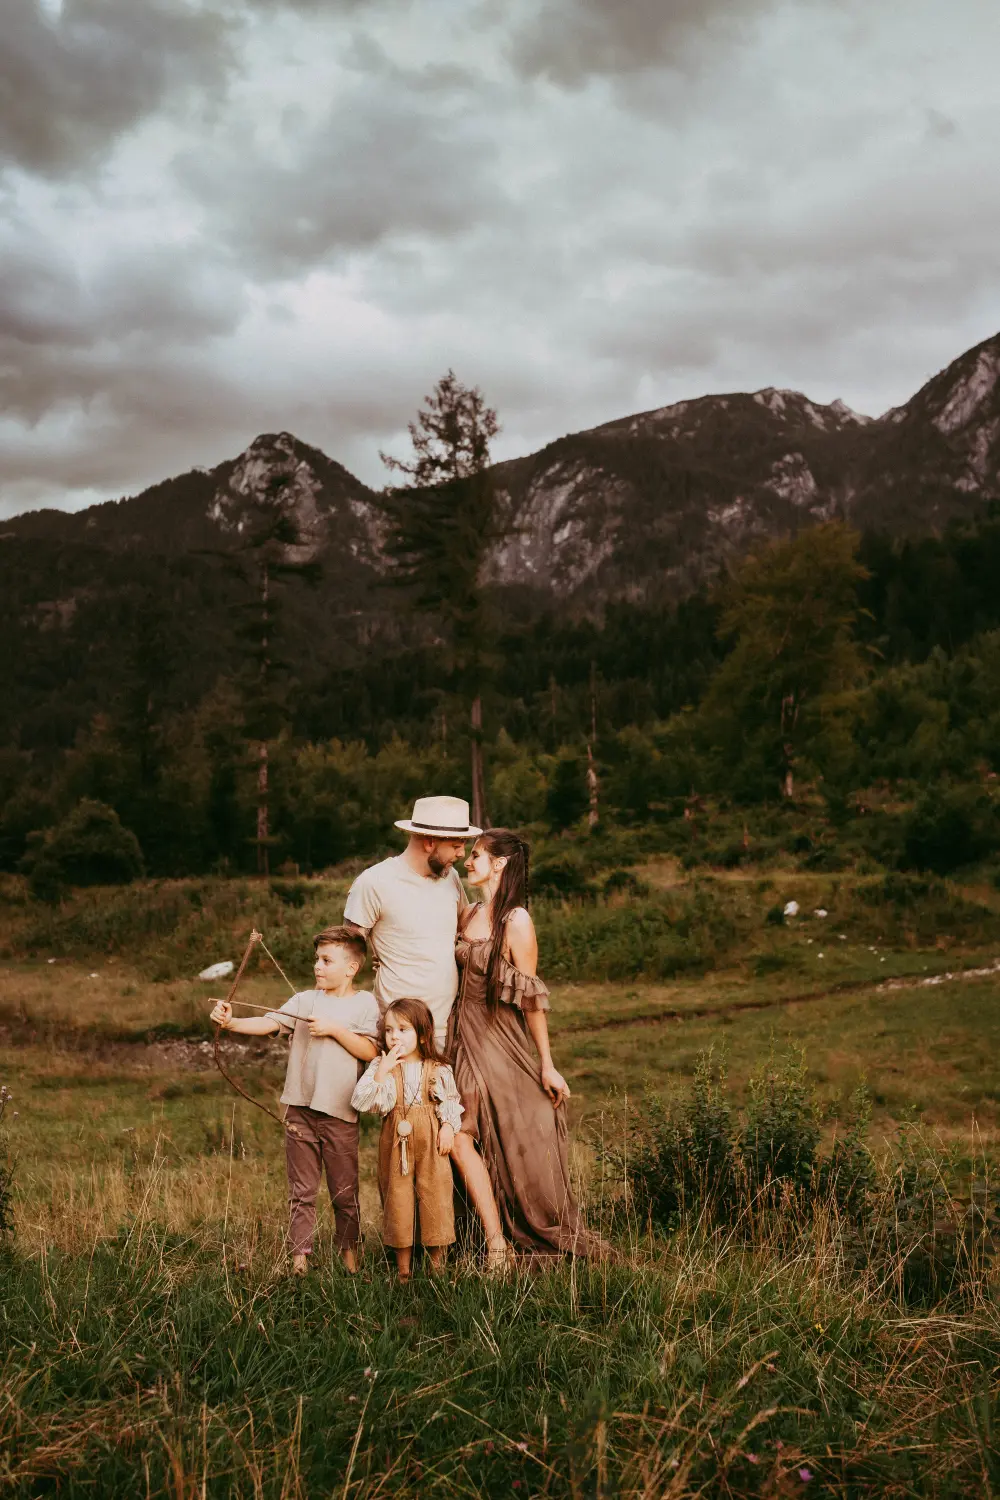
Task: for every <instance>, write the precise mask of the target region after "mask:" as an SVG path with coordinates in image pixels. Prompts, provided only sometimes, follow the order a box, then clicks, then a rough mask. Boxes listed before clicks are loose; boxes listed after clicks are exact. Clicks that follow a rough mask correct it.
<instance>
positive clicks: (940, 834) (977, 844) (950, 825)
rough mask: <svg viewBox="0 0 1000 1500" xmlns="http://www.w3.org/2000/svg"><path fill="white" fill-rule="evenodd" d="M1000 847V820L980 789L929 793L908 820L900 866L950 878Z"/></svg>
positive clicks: (966, 787) (966, 788)
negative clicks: (958, 870) (950, 875)
mask: <svg viewBox="0 0 1000 1500" xmlns="http://www.w3.org/2000/svg"><path fill="white" fill-rule="evenodd" d="M998 848H1000V817H998V814H997V810H996V808H995V807H994V805H993V803H992V802H991V801H990V799H989V797H988V796H986V794H985V793H984V792H981V791H979V790H978V789H977V788H976V787H971V786H962V787H955V788H953V789H951V790H949V791H946V792H941V791H939V790H934V791H930V792H927V793H925V795H924V796H923V797H921V799H920V801H919V802H918V803H917V805H916V807H915V808H914V809H913V811H912V813H911V814H910V815H909V817H908V818H907V819H906V821H905V823H904V827H903V850H902V854H901V857H900V864H901V865H902V866H903V868H904V869H910V870H932V871H934V872H935V873H936V874H938V875H949V874H950V873H951V872H952V870H957V869H959V868H960V867H961V866H962V865H969V864H973V863H974V862H975V861H976V860H979V859H983V858H985V857H986V856H987V855H989V854H991V853H993V852H994V850H996V849H998Z"/></svg>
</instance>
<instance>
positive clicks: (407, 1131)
mask: <svg viewBox="0 0 1000 1500" xmlns="http://www.w3.org/2000/svg"><path fill="white" fill-rule="evenodd" d="M405 1067H406V1064H405V1063H400V1065H399V1105H398V1108H399V1109H401V1110H402V1112H403V1118H402V1119H401V1120H400V1119H397V1120H396V1139H397V1140H398V1141H399V1171H400V1176H402V1177H408V1176H409V1173H410V1163H409V1160H408V1158H407V1154H406V1140H407V1137H408V1136H411V1135H412V1134H413V1125H412V1124H411V1122H410V1121H409V1120H408V1119H407V1118H406V1117H407V1115H408V1114H409V1112H410V1105H409V1104H407V1102H406V1072H405ZM423 1081H424V1075H423V1070H422V1069H421V1073H420V1083H421V1085H423ZM421 1092H422V1089H421ZM412 1102H413V1101H412V1100H411V1103H412Z"/></svg>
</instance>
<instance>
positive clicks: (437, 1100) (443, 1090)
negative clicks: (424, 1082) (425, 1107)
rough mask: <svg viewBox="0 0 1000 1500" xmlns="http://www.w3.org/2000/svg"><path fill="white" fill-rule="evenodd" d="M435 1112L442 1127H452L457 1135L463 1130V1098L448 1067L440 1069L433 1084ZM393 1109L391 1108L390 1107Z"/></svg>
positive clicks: (432, 1092)
mask: <svg viewBox="0 0 1000 1500" xmlns="http://www.w3.org/2000/svg"><path fill="white" fill-rule="evenodd" d="M431 1097H432V1098H433V1100H434V1112H435V1114H436V1115H437V1117H438V1121H439V1123H440V1124H442V1125H450V1126H451V1128H452V1130H454V1132H455V1134H456V1135H457V1134H458V1132H459V1131H460V1130H461V1128H462V1115H463V1113H464V1111H463V1109H462V1096H461V1094H460V1093H459V1092H458V1085H457V1084H456V1083H455V1075H454V1073H453V1072H452V1071H451V1069H450V1068H448V1067H444V1066H442V1067H440V1068H438V1070H437V1073H436V1075H435V1077H434V1082H433V1083H432V1084H431ZM390 1108H391V1106H390Z"/></svg>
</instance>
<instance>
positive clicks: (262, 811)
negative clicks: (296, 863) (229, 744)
mask: <svg viewBox="0 0 1000 1500" xmlns="http://www.w3.org/2000/svg"><path fill="white" fill-rule="evenodd" d="M270 582H271V579H270V570H269V568H268V565H267V560H266V559H265V560H264V563H263V566H262V568H261V574H260V605H261V617H262V621H261V623H262V630H261V642H260V691H261V697H262V698H263V696H264V694H265V693H266V692H267V669H268V666H269V662H268V657H267V648H268V639H267V637H268V630H269V628H270V618H269V612H268V606H269V603H270ZM267 773H268V761H267V740H261V741H260V743H259V745H258V747H257V874H258V875H269V874H270V873H271V871H270V862H269V859H268V836H269V832H270V829H269V826H268V825H269V819H268V815H267V803H268V796H267V794H268V777H267Z"/></svg>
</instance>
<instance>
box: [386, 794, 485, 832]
mask: <svg viewBox="0 0 1000 1500" xmlns="http://www.w3.org/2000/svg"><path fill="white" fill-rule="evenodd" d="M396 827H397V828H402V830H403V832H404V833H422V834H423V835H424V836H425V837H426V838H429V839H434V838H437V839H474V838H478V837H479V835H480V834H481V833H482V831H483V830H482V829H481V828H474V827H473V826H472V824H471V823H470V822H469V804H468V803H467V802H466V801H464V799H463V798H461V797H418V798H417V800H416V802H414V804H413V817H412V818H400V819H399V820H398V822H397V823H396Z"/></svg>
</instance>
